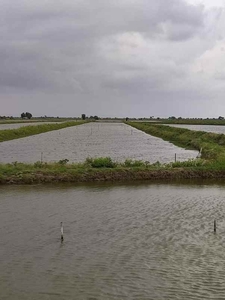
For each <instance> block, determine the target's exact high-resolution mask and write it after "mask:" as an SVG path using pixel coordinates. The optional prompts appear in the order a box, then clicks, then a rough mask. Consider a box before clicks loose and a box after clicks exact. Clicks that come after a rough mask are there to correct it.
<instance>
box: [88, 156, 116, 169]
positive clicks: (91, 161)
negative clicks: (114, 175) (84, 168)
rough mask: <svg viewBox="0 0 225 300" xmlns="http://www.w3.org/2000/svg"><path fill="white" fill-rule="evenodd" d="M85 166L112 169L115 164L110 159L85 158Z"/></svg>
mask: <svg viewBox="0 0 225 300" xmlns="http://www.w3.org/2000/svg"><path fill="white" fill-rule="evenodd" d="M85 164H86V165H88V166H91V167H92V168H114V167H116V163H115V162H113V161H112V159H111V157H98V158H87V159H86V161H85Z"/></svg>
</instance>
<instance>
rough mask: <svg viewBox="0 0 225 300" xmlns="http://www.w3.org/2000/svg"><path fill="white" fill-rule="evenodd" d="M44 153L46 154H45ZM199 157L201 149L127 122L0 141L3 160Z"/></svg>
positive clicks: (95, 125)
mask: <svg viewBox="0 0 225 300" xmlns="http://www.w3.org/2000/svg"><path fill="white" fill-rule="evenodd" d="M41 153H43V154H41ZM175 153H176V155H177V160H180V161H183V160H187V159H189V158H196V156H197V151H191V150H185V149H183V148H179V147H176V146H174V145H173V144H171V143H169V142H166V141H163V140H162V139H159V138H156V137H153V136H150V135H148V134H146V133H144V132H142V131H140V130H137V129H135V128H132V127H130V126H128V125H126V124H123V123H87V124H84V125H78V126H74V127H68V128H64V129H61V130H55V131H50V132H47V133H43V134H38V135H35V136H29V137H26V138H21V139H16V140H12V141H7V142H3V143H0V162H4V163H6V162H14V161H19V162H36V161H40V160H41V156H42V158H43V160H44V161H48V162H49V161H59V160H61V159H69V161H70V162H82V161H84V160H85V159H86V158H87V157H102V156H104V157H105V156H110V157H111V158H113V159H114V160H116V161H124V160H125V159H127V158H131V159H138V160H143V161H150V162H151V163H153V162H156V161H160V162H171V161H174V157H175Z"/></svg>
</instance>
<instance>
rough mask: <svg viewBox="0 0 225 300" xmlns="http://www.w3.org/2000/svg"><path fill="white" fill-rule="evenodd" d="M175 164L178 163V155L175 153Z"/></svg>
mask: <svg viewBox="0 0 225 300" xmlns="http://www.w3.org/2000/svg"><path fill="white" fill-rule="evenodd" d="M175 162H177V154H176V153H175Z"/></svg>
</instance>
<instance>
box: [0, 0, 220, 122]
mask: <svg viewBox="0 0 225 300" xmlns="http://www.w3.org/2000/svg"><path fill="white" fill-rule="evenodd" d="M0 5H1V9H0V37H1V38H0V60H1V68H0V104H1V110H0V114H1V115H4V114H5V115H19V114H20V112H21V111H31V112H32V113H33V115H55V116H56V115H60V116H79V115H80V114H81V113H86V114H87V115H89V114H91V115H95V114H97V115H100V116H112V117H114V116H150V115H151V116H152V115H154V116H170V115H176V116H183V117H191V116H193V117H196V116H199V117H217V116H218V115H223V109H224V104H223V103H224V101H223V97H224V92H225V85H224V79H225V71H224V70H225V55H224V54H225V37H224V33H225V12H224V7H223V2H221V1H219V0H218V2H216V1H215V2H214V6H213V5H209V3H208V2H207V1H205V3H204V1H203V3H198V1H195V0H192V1H185V0H170V1H168V0H157V1H153V0H120V1H105V0H95V1H93V0H92V1H91V0H82V1H81V0H75V1H72V0H64V1H59V0H41V1H36V0H33V1H28V0H21V1H16V0H11V1H6V0H2V1H1V3H0ZM224 115H225V110H224Z"/></svg>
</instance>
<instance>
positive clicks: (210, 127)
mask: <svg viewBox="0 0 225 300" xmlns="http://www.w3.org/2000/svg"><path fill="white" fill-rule="evenodd" d="M169 126H171V127H178V128H187V129H190V130H195V131H206V132H214V133H220V134H221V133H222V134H225V126H222V125H221V126H217V125H184V124H171V125H169Z"/></svg>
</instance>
